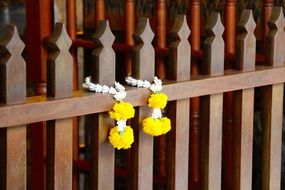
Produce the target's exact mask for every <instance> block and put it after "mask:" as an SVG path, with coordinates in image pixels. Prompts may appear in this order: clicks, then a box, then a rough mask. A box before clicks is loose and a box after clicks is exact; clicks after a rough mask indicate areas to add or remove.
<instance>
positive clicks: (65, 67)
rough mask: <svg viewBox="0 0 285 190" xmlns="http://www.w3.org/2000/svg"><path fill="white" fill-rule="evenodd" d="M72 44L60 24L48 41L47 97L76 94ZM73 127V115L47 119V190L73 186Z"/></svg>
mask: <svg viewBox="0 0 285 190" xmlns="http://www.w3.org/2000/svg"><path fill="white" fill-rule="evenodd" d="M71 44H72V41H71V39H70V38H69V36H68V34H67V32H66V30H65V26H64V24H61V23H57V24H56V25H55V28H54V31H53V34H52V36H51V38H50V39H49V44H48V45H49V47H50V50H49V56H48V63H47V66H48V67H47V96H48V97H50V98H55V99H59V98H67V97H71V96H72V92H73V90H72V89H73V78H72V76H73V62H72V61H73V59H72V56H71V54H70V53H69V48H70V46H71ZM63 109H64V108H63ZM72 126H73V125H72V118H67V119H59V120H52V121H48V122H47V187H46V189H47V190H50V189H71V188H72V160H73V159H72V147H73V146H72V144H73V141H72Z"/></svg>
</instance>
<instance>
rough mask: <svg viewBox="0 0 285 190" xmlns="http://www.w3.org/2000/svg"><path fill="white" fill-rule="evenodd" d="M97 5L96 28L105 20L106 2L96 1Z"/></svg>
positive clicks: (102, 0)
mask: <svg viewBox="0 0 285 190" xmlns="http://www.w3.org/2000/svg"><path fill="white" fill-rule="evenodd" d="M94 3H95V6H94V7H95V15H94V16H95V26H97V24H98V23H99V21H100V20H104V19H105V0H94Z"/></svg>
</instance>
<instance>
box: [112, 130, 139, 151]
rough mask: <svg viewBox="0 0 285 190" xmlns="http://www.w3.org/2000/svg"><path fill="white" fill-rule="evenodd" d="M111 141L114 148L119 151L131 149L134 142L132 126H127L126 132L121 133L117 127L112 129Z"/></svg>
mask: <svg viewBox="0 0 285 190" xmlns="http://www.w3.org/2000/svg"><path fill="white" fill-rule="evenodd" d="M109 140H110V143H111V144H112V145H113V147H114V148H117V149H118V150H120V149H128V148H131V145H132V143H133V142H134V132H133V129H132V128H131V127H130V126H126V128H125V131H124V132H122V133H119V132H118V126H116V127H114V128H112V129H111V131H110V135H109Z"/></svg>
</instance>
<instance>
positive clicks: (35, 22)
mask: <svg viewBox="0 0 285 190" xmlns="http://www.w3.org/2000/svg"><path fill="white" fill-rule="evenodd" d="M25 7H26V21H27V26H26V33H25V40H26V46H27V48H26V50H27V54H28V56H27V73H28V76H27V77H28V80H29V81H32V82H34V83H35V85H36V86H37V87H39V86H42V87H46V68H47V67H46V63H47V51H46V48H45V44H44V43H43V40H44V39H46V38H48V37H50V35H51V33H52V28H53V19H52V15H53V3H52V0H41V1H38V0H25ZM43 12H44V13H45V14H42V13H43ZM41 91H42V92H45V91H46V89H44V90H41ZM30 127H31V130H30V131H31V132H30V135H31V136H30V144H31V147H30V148H31V149H30V154H31V177H30V179H29V181H28V183H29V184H30V187H31V189H44V186H45V157H46V153H45V152H46V150H45V149H46V148H45V145H46V142H45V136H46V134H45V131H46V130H45V123H43V122H41V123H34V124H30Z"/></svg>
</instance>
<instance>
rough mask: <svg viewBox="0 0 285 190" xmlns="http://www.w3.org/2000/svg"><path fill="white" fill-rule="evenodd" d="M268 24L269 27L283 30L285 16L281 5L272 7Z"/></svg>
mask: <svg viewBox="0 0 285 190" xmlns="http://www.w3.org/2000/svg"><path fill="white" fill-rule="evenodd" d="M268 26H269V28H270V29H277V30H282V29H283V30H284V28H285V18H284V14H283V8H282V7H273V10H272V14H271V17H270V19H269V21H268Z"/></svg>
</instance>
